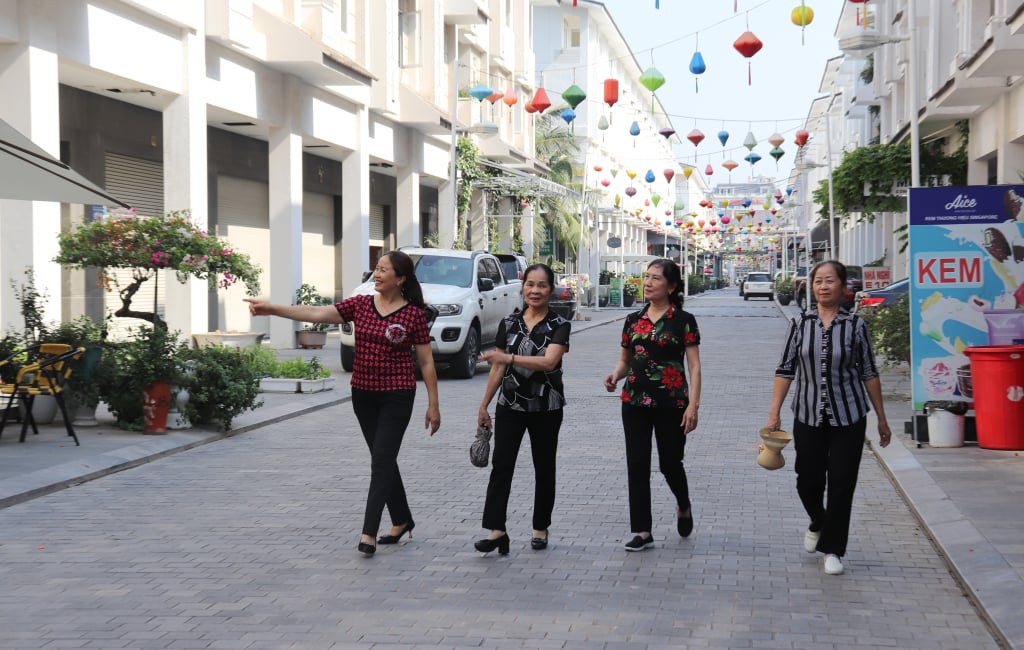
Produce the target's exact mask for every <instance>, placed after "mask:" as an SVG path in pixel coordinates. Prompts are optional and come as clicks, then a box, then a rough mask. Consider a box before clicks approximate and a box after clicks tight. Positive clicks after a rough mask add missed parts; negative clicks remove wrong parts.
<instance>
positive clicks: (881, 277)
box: [864, 266, 892, 291]
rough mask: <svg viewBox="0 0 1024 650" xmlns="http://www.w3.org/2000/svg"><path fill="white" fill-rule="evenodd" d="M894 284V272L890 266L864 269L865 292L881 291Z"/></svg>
mask: <svg viewBox="0 0 1024 650" xmlns="http://www.w3.org/2000/svg"><path fill="white" fill-rule="evenodd" d="M891 283H892V271H891V270H890V269H889V267H888V266H865V267H864V291H871V290H873V289H881V288H883V287H887V286H889V285H890V284H891Z"/></svg>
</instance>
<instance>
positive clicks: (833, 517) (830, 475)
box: [793, 418, 867, 557]
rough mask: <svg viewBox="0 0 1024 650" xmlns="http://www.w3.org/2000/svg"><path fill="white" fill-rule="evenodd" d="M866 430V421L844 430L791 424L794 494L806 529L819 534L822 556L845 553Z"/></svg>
mask: <svg viewBox="0 0 1024 650" xmlns="http://www.w3.org/2000/svg"><path fill="white" fill-rule="evenodd" d="M866 430H867V419H866V418H861V419H860V420H858V421H857V422H854V423H853V424H851V425H849V426H845V427H833V426H830V425H828V424H824V425H822V426H819V427H814V426H811V425H809V424H804V423H803V422H801V421H799V420H796V421H795V422H794V423H793V441H794V443H795V444H796V491H797V494H799V495H800V501H801V502H802V503H803V504H804V510H806V511H807V516H809V517H810V518H811V525H810V529H811V530H813V531H820V532H821V537H819V538H818V550H819V551H820V552H822V553H832V554H835V555H838V556H840V557H842V556H843V555H845V554H846V542H847V540H848V539H849V537H850V512H851V511H852V510H853V491H854V489H855V488H856V487H857V474H858V472H859V471H860V458H861V455H862V454H863V453H864V433H865V431H866ZM826 489H827V491H828V495H827V499H826Z"/></svg>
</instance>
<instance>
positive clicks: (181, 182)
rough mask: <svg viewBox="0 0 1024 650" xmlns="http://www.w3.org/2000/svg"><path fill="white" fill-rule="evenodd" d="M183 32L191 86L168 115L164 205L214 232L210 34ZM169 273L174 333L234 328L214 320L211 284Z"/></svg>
mask: <svg viewBox="0 0 1024 650" xmlns="http://www.w3.org/2000/svg"><path fill="white" fill-rule="evenodd" d="M182 33H183V37H182V38H183V40H184V43H185V46H184V48H183V56H184V59H185V60H184V61H183V62H182V63H183V67H184V68H185V82H186V84H187V85H186V87H185V89H184V92H183V94H181V95H179V96H178V97H176V98H175V99H174V100H172V101H171V103H170V105H169V106H168V107H167V108H166V109H165V110H164V113H163V132H164V137H163V139H164V207H165V208H166V209H167V210H168V211H172V210H191V212H192V221H193V222H194V223H196V224H197V225H198V226H199V227H200V228H202V229H203V230H208V229H209V216H210V215H209V213H208V206H209V200H208V198H207V196H208V194H207V165H206V163H207V156H206V92H205V88H206V35H205V33H204V31H203V26H202V25H199V27H197V29H196V31H194V32H191V31H183V32H182ZM163 275H164V277H163V278H161V280H163V281H165V282H166V287H167V305H168V307H169V308H168V309H167V324H168V327H169V328H170V329H171V330H172V331H173V330H181V332H182V333H183V334H184V335H185V336H186V337H187V336H190V335H191V334H192V333H193V332H208V331H212V330H215V329H219V328H222V329H229V328H228V326H227V324H226V323H224V322H220V321H221V319H216V318H215V319H213V320H212V321H211V319H210V310H209V307H210V289H209V285H208V283H207V282H206V281H205V280H196V279H190V280H188V282H186V283H184V284H182V283H180V282H178V281H177V279H176V278H175V277H174V275H173V274H172V273H164V274H163ZM264 279H265V278H264ZM243 304H244V303H242V304H239V305H235V306H234V307H235V308H236V309H235V311H238V312H241V313H245V311H244V307H243V306H242V305H243ZM247 316H248V314H246V317H247Z"/></svg>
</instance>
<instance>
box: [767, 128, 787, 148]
mask: <svg viewBox="0 0 1024 650" xmlns="http://www.w3.org/2000/svg"><path fill="white" fill-rule="evenodd" d="M785 141H786V139H785V138H784V137H782V136H781V135H779V133H778V132H777V131H776V132H775V133H773V134H772V135H771V137H769V138H768V142H770V143H771V145H772V146H773V147H781V146H782V143H783V142H785Z"/></svg>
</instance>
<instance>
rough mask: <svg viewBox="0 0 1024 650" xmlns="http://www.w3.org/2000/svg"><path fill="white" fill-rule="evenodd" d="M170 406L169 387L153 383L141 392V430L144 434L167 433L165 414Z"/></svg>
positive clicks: (156, 382) (160, 383)
mask: <svg viewBox="0 0 1024 650" xmlns="http://www.w3.org/2000/svg"><path fill="white" fill-rule="evenodd" d="M170 406H171V387H170V385H169V384H168V383H167V382H166V381H164V380H160V381H154V382H153V383H152V384H150V385H149V386H146V388H145V389H144V390H143V392H142V416H143V428H142V430H143V431H145V432H146V433H167V412H168V410H169V409H170Z"/></svg>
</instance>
